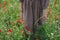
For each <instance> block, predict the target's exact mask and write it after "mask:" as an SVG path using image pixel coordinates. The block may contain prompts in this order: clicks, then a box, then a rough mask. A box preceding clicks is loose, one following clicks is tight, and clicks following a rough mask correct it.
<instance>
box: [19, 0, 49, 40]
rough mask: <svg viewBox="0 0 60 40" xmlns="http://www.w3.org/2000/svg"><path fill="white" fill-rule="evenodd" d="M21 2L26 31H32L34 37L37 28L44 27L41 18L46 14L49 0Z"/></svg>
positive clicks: (26, 0) (24, 0) (23, 0)
mask: <svg viewBox="0 0 60 40" xmlns="http://www.w3.org/2000/svg"><path fill="white" fill-rule="evenodd" d="M20 1H21V3H22V15H23V20H24V28H25V31H26V32H29V31H30V32H31V37H33V36H34V34H35V32H36V28H38V26H41V25H42V19H39V18H41V17H42V16H43V14H45V13H44V12H43V10H44V9H46V8H47V6H48V3H49V0H20ZM38 19H39V20H38ZM37 20H38V21H37ZM36 21H37V22H36ZM31 40H35V39H31Z"/></svg>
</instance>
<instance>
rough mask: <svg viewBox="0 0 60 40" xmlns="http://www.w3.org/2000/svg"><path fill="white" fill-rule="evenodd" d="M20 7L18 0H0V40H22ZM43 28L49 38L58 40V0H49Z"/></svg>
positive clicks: (59, 31) (59, 26)
mask: <svg viewBox="0 0 60 40" xmlns="http://www.w3.org/2000/svg"><path fill="white" fill-rule="evenodd" d="M21 9H22V8H21V3H20V1H19V0H0V40H24V28H23V20H22V19H21V15H22V10H21ZM43 28H44V30H45V32H46V35H48V37H49V38H50V40H60V0H50V4H49V6H48V11H47V21H46V22H45V23H43ZM42 32H43V31H42ZM28 40H29V38H28ZM44 40H48V39H44Z"/></svg>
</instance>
